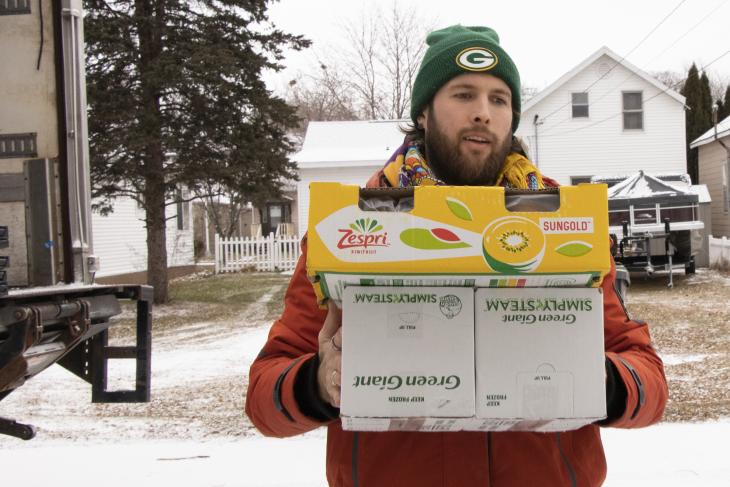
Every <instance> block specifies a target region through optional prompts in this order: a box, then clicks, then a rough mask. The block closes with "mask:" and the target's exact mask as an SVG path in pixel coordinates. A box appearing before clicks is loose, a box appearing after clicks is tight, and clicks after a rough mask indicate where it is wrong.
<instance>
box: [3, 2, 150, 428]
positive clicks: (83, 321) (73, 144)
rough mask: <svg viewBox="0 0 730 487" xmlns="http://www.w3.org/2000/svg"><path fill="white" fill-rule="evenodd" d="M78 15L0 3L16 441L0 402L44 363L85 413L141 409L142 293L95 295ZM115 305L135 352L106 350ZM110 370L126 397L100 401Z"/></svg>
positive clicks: (6, 351) (145, 392)
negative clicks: (126, 378) (71, 385)
mask: <svg viewBox="0 0 730 487" xmlns="http://www.w3.org/2000/svg"><path fill="white" fill-rule="evenodd" d="M81 3H82V2H81V0H50V1H43V2H37V1H31V0H6V1H0V46H2V49H0V434H8V435H11V436H15V437H18V438H22V439H30V438H32V437H33V436H34V435H35V428H34V427H33V426H32V425H28V424H23V423H21V422H18V421H16V420H15V419H12V418H5V417H3V415H2V400H3V399H4V398H5V397H7V396H8V395H9V394H10V393H12V392H13V391H15V390H16V389H18V388H19V387H21V386H22V385H23V384H24V383H25V382H26V381H27V380H29V379H30V378H32V377H33V376H35V375H36V374H38V373H40V372H42V371H43V370H45V369H46V368H48V367H49V366H51V365H52V364H54V363H58V364H59V365H61V366H63V367H65V368H66V369H68V370H69V371H71V372H72V373H74V374H75V375H77V376H78V377H80V378H82V379H83V380H85V381H86V382H88V383H89V384H90V388H91V401H92V402H148V401H149V400H150V354H151V326H152V323H151V314H152V288H151V287H149V286H141V285H98V284H94V274H95V272H96V271H97V268H98V265H99V263H98V259H97V258H96V257H95V255H94V250H93V232H92V228H91V186H90V169H89V148H88V135H87V117H86V88H85V74H84V64H85V58H84V42H83V39H84V38H83V10H82V6H81ZM124 300H131V301H133V302H135V303H136V310H137V315H136V340H135V343H134V345H131V346H111V345H110V344H109V335H108V333H109V328H110V327H112V326H115V325H116V321H115V317H117V316H118V315H120V314H121V310H122V307H121V306H122V305H121V302H122V301H124ZM117 321H118V320H117ZM111 359H129V360H134V361H135V362H136V375H135V381H134V382H135V387H134V389H130V390H109V388H108V387H107V386H108V384H107V364H108V361H109V360H111Z"/></svg>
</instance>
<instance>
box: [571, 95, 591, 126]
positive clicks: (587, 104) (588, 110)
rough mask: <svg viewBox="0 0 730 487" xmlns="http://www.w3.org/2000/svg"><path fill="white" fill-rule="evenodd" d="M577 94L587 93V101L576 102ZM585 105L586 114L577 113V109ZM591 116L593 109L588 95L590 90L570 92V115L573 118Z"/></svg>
mask: <svg viewBox="0 0 730 487" xmlns="http://www.w3.org/2000/svg"><path fill="white" fill-rule="evenodd" d="M576 95H585V97H586V100H585V103H576V101H575V97H576ZM583 107H585V110H586V114H585V115H576V114H575V109H576V108H583ZM590 116H591V110H590V99H589V97H588V92H587V91H577V92H572V93H571V94H570V117H571V118H572V119H576V118H590Z"/></svg>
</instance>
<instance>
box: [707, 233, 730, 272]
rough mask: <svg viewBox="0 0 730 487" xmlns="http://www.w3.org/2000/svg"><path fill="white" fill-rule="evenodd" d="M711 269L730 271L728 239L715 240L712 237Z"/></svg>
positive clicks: (729, 241) (729, 244) (729, 245)
mask: <svg viewBox="0 0 730 487" xmlns="http://www.w3.org/2000/svg"><path fill="white" fill-rule="evenodd" d="M709 238H710V267H711V268H712V269H730V240H728V238H727V237H722V238H714V237H713V236H712V235H710V237H709Z"/></svg>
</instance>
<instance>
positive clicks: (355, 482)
mask: <svg viewBox="0 0 730 487" xmlns="http://www.w3.org/2000/svg"><path fill="white" fill-rule="evenodd" d="M359 439H360V434H359V433H358V432H355V433H353V435H352V485H353V486H354V487H359V486H360V479H359V478H358V475H357V449H358V443H359Z"/></svg>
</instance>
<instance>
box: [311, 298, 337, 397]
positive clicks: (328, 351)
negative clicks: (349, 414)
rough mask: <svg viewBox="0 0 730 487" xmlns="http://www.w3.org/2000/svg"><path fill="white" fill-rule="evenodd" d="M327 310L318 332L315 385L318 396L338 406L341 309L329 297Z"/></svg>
mask: <svg viewBox="0 0 730 487" xmlns="http://www.w3.org/2000/svg"><path fill="white" fill-rule="evenodd" d="M327 303H328V306H329V312H328V313H327V318H326V319H325V320H324V325H323V326H322V329H321V330H320V332H319V370H318V371H317V385H318V388H319V395H320V397H321V398H322V399H323V400H324V401H326V402H328V403H330V404H331V405H332V406H334V407H337V408H338V407H340V384H341V382H340V380H341V370H342V310H340V309H339V308H338V307H337V306H336V305H335V304H334V302H333V301H332V300H331V299H330V300H329V301H328V302H327Z"/></svg>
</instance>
